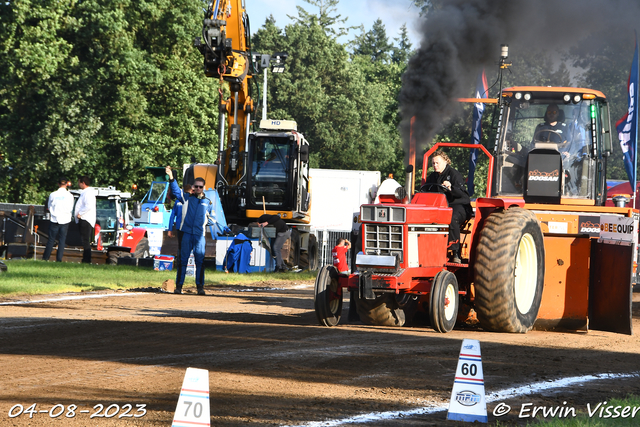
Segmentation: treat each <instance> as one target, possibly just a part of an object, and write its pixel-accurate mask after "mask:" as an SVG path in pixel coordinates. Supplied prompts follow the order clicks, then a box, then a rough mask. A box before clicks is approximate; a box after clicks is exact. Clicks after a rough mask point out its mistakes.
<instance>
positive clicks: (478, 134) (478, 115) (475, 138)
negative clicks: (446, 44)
mask: <svg viewBox="0 0 640 427" xmlns="http://www.w3.org/2000/svg"><path fill="white" fill-rule="evenodd" d="M488 87H489V85H487V76H486V75H485V73H484V70H482V73H480V74H479V75H478V82H477V84H476V93H475V96H474V98H488V97H489V94H488V93H487V92H488ZM483 113H484V104H483V103H482V102H478V103H476V105H475V107H474V108H473V128H472V129H471V143H472V144H480V140H481V139H482V114H483ZM477 161H478V149H477V148H473V149H472V150H471V154H470V156H469V177H468V178H467V190H468V192H469V196H471V197H473V193H474V191H475V186H474V184H473V179H474V177H473V176H474V174H475V173H476V163H477Z"/></svg>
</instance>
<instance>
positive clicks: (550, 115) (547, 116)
mask: <svg viewBox="0 0 640 427" xmlns="http://www.w3.org/2000/svg"><path fill="white" fill-rule="evenodd" d="M559 117H560V108H559V107H558V105H556V104H549V106H548V107H547V112H546V113H544V121H545V122H547V123H554V122H557V121H558V118H559Z"/></svg>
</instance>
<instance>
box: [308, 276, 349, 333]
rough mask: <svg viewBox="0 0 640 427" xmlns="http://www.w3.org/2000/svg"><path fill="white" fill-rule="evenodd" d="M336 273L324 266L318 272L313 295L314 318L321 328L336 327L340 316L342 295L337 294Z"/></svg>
mask: <svg viewBox="0 0 640 427" xmlns="http://www.w3.org/2000/svg"><path fill="white" fill-rule="evenodd" d="M337 277H338V272H337V271H336V270H335V268H334V267H333V266H332V265H325V266H324V267H322V269H321V270H320V271H319V272H318V276H317V277H316V286H315V294H314V301H313V302H314V307H315V310H316V317H317V318H318V322H320V325H322V326H336V325H337V324H338V323H339V322H340V316H341V314H342V293H340V294H338V279H337Z"/></svg>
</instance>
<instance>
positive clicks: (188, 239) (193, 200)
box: [165, 166, 215, 295]
mask: <svg viewBox="0 0 640 427" xmlns="http://www.w3.org/2000/svg"><path fill="white" fill-rule="evenodd" d="M165 172H166V173H167V175H169V185H170V186H171V192H172V193H173V194H175V195H176V200H178V201H180V202H182V216H181V218H179V219H178V230H180V231H182V239H181V243H180V269H179V270H178V272H177V273H176V289H175V291H174V293H176V294H181V293H182V285H183V284H184V277H185V276H186V274H187V264H188V263H189V255H190V254H191V251H193V257H194V258H195V262H196V288H197V289H198V295H205V291H204V268H203V263H204V252H205V246H206V241H205V237H204V236H205V231H206V228H205V227H206V226H207V225H213V224H214V223H215V222H214V219H215V214H214V212H213V203H212V202H211V200H209V199H208V198H206V197H205V195H204V185H205V180H204V178H196V179H195V180H194V182H193V185H192V186H191V190H192V191H191V193H189V192H187V191H182V190H180V187H179V186H178V183H177V182H176V181H175V179H174V177H173V171H172V170H171V167H170V166H167V167H166V169H165Z"/></svg>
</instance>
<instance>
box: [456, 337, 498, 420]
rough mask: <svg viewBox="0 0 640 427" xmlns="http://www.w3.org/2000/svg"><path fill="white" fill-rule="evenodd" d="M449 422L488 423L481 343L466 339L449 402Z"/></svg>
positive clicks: (461, 350) (463, 342)
mask: <svg viewBox="0 0 640 427" xmlns="http://www.w3.org/2000/svg"><path fill="white" fill-rule="evenodd" d="M447 419H448V420H457V421H467V422H474V421H479V422H481V423H486V422H488V419H487V401H486V400H485V395H484V374H483V372H482V359H481V357H480V341H478V340H469V339H465V340H463V341H462V347H461V348H460V358H459V359H458V368H457V369H456V378H455V380H454V381H453V390H451V400H450V401H449V413H448V414H447Z"/></svg>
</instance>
